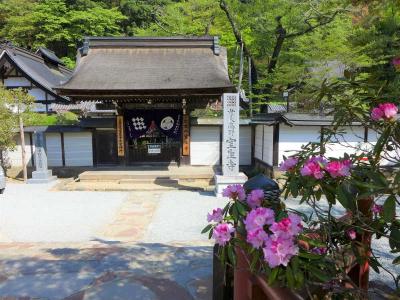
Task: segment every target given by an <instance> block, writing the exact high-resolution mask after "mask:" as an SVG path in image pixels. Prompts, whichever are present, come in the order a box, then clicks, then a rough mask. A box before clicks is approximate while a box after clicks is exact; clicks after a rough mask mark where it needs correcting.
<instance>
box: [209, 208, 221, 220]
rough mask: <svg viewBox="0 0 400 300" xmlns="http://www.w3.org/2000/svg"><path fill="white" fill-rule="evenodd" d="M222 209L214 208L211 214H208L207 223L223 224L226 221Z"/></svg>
mask: <svg viewBox="0 0 400 300" xmlns="http://www.w3.org/2000/svg"><path fill="white" fill-rule="evenodd" d="M222 213H223V211H222V209H221V208H214V209H213V211H212V212H211V213H208V214H207V222H217V223H219V222H221V221H222V220H223V219H224V216H223V215H222Z"/></svg>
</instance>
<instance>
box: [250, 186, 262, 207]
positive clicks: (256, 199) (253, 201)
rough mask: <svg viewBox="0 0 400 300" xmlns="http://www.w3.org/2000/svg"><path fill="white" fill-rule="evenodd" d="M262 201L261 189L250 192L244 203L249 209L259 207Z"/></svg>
mask: <svg viewBox="0 0 400 300" xmlns="http://www.w3.org/2000/svg"><path fill="white" fill-rule="evenodd" d="M263 200H264V191H263V190H261V189H256V190H252V191H251V192H250V194H249V195H248V196H247V199H246V202H247V204H248V205H249V206H250V207H251V208H256V207H260V206H261V203H262V201H263Z"/></svg>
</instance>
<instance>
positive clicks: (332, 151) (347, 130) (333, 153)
mask: <svg viewBox="0 0 400 300" xmlns="http://www.w3.org/2000/svg"><path fill="white" fill-rule="evenodd" d="M339 131H341V132H344V133H343V134H338V135H336V136H335V137H333V138H332V139H331V141H332V143H331V144H328V145H327V146H326V149H325V156H327V157H334V158H341V157H343V156H344V154H345V153H347V154H354V153H360V149H364V148H365V147H367V145H366V143H365V142H364V127H362V126H354V127H344V128H340V129H339Z"/></svg>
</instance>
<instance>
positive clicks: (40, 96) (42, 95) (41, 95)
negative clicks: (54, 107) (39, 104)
mask: <svg viewBox="0 0 400 300" xmlns="http://www.w3.org/2000/svg"><path fill="white" fill-rule="evenodd" d="M28 94H29V95H31V96H33V97H35V99H36V100H37V101H41V100H42V101H44V100H46V92H45V91H44V90H42V89H40V88H33V89H30V90H29V91H28Z"/></svg>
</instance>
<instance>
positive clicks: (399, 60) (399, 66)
mask: <svg viewBox="0 0 400 300" xmlns="http://www.w3.org/2000/svg"><path fill="white" fill-rule="evenodd" d="M392 64H393V66H394V67H395V68H396V70H400V57H395V58H393V60H392Z"/></svg>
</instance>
